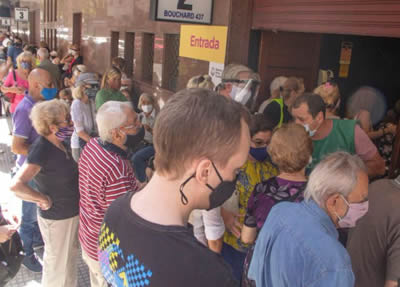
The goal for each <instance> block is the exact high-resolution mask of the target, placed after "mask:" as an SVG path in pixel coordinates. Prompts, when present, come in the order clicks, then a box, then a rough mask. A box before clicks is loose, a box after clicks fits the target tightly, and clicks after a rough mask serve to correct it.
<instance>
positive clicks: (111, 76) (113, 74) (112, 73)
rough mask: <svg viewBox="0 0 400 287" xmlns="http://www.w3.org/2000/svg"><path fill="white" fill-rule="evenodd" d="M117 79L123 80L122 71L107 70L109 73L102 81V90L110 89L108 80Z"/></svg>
mask: <svg viewBox="0 0 400 287" xmlns="http://www.w3.org/2000/svg"><path fill="white" fill-rule="evenodd" d="M116 77H119V78H122V74H121V71H120V70H119V69H118V68H115V67H111V68H110V69H108V70H107V72H106V73H105V74H104V75H103V79H102V80H101V89H108V88H109V87H108V80H109V79H114V78H116Z"/></svg>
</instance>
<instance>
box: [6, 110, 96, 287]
mask: <svg viewBox="0 0 400 287" xmlns="http://www.w3.org/2000/svg"><path fill="white" fill-rule="evenodd" d="M10 145H11V136H10V135H9V130H8V126H7V121H6V118H5V117H0V188H1V189H0V192H1V196H0V204H1V207H2V209H3V210H9V211H10V212H12V214H15V215H17V216H19V218H20V215H21V200H20V199H18V198H16V197H15V196H14V194H13V193H12V192H10V190H9V188H8V187H9V186H10V183H11V176H10V171H11V169H12V168H13V167H14V166H15V158H14V155H13V154H12V153H11V149H10ZM43 252H44V249H43V248H40V249H37V250H36V253H37V255H38V256H39V257H40V258H43ZM41 277H42V274H41V273H34V272H32V271H30V270H28V269H27V268H26V267H25V266H23V265H22V266H21V269H20V270H19V272H18V274H17V276H15V278H13V280H12V281H10V282H9V283H7V285H6V286H5V287H41V286H42V285H41V283H40V282H41ZM89 286H90V278H89V271H88V268H87V266H86V264H85V263H84V262H83V261H82V257H81V256H80V257H79V258H78V287H89Z"/></svg>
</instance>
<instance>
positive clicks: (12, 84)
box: [1, 52, 35, 115]
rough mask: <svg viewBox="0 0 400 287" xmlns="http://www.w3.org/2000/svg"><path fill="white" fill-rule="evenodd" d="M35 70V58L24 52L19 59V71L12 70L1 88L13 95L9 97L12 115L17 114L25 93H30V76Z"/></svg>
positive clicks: (5, 92) (2, 90)
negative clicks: (16, 110)
mask: <svg viewBox="0 0 400 287" xmlns="http://www.w3.org/2000/svg"><path fill="white" fill-rule="evenodd" d="M34 68H35V64H34V58H33V56H32V54H31V53H30V52H23V53H21V54H20V55H19V56H18V57H17V69H12V70H11V71H10V72H9V73H8V75H7V78H6V80H5V81H4V83H3V85H2V86H1V92H2V93H4V94H6V96H7V94H11V95H12V96H11V97H9V99H10V102H11V106H10V113H11V115H12V114H13V113H14V112H15V109H16V108H17V106H18V104H19V103H20V102H21V101H22V99H23V98H24V96H25V92H27V91H28V87H29V84H28V75H29V73H30V72H31V71H32V70H33V69H34Z"/></svg>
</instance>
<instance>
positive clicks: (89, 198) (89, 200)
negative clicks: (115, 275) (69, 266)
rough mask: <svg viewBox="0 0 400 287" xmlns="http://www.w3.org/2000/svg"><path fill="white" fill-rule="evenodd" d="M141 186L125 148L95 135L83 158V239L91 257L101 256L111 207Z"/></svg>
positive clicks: (81, 182)
mask: <svg viewBox="0 0 400 287" xmlns="http://www.w3.org/2000/svg"><path fill="white" fill-rule="evenodd" d="M137 189H138V186H137V184H136V179H135V176H134V173H133V169H132V167H131V164H130V162H129V160H128V159H127V154H126V152H125V151H124V150H122V149H120V148H118V147H117V146H115V145H113V144H110V143H102V142H101V140H100V139H98V138H96V139H92V140H91V141H90V142H89V143H88V144H87V145H86V146H85V149H84V150H83V152H82V154H81V157H80V160H79V192H80V196H81V197H80V201H79V220H80V224H79V241H80V242H81V245H82V248H83V250H84V251H85V252H86V253H87V254H88V255H89V256H90V258H92V259H94V260H97V261H98V257H97V249H98V247H97V246H98V245H97V242H98V237H99V232H100V227H101V224H102V222H103V219H104V215H105V213H106V210H107V208H108V207H109V206H110V204H111V203H112V202H113V201H114V200H115V199H117V198H118V197H120V196H121V195H123V194H125V193H127V192H130V191H136V190H137Z"/></svg>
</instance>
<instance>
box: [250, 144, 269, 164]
mask: <svg viewBox="0 0 400 287" xmlns="http://www.w3.org/2000/svg"><path fill="white" fill-rule="evenodd" d="M250 155H251V156H252V157H254V158H255V159H256V160H257V161H260V162H263V161H265V160H266V159H267V158H268V152H267V147H250Z"/></svg>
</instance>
